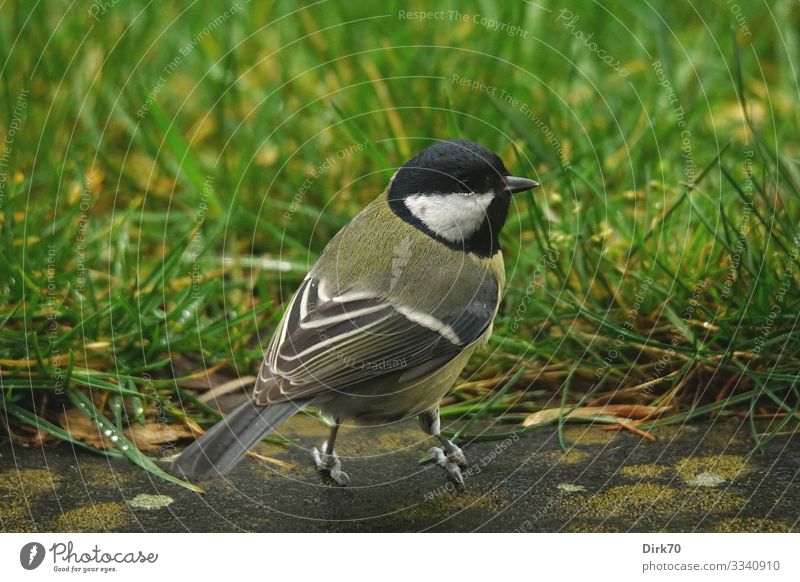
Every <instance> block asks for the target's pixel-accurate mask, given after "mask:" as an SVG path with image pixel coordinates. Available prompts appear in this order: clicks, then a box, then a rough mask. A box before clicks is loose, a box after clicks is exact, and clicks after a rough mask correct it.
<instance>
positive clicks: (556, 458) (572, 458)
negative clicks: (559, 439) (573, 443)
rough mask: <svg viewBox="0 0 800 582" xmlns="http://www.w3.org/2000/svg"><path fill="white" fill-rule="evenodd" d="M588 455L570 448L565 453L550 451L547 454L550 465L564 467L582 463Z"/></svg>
mask: <svg viewBox="0 0 800 582" xmlns="http://www.w3.org/2000/svg"><path fill="white" fill-rule="evenodd" d="M588 456H589V455H588V453H585V452H584V451H579V450H577V449H575V448H571V449H570V450H568V451H567V452H566V453H562V452H561V451H550V452H548V453H547V458H548V461H550V462H552V463H562V464H564V465H575V464H576V463H580V462H581V461H584V460H585V459H586V458H587V457H588Z"/></svg>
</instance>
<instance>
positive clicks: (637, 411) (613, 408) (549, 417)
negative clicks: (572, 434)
mask: <svg viewBox="0 0 800 582" xmlns="http://www.w3.org/2000/svg"><path fill="white" fill-rule="evenodd" d="M669 409H670V407H669V406H662V407H656V406H646V405H643V404H609V405H607V406H582V407H580V408H576V409H575V410H573V411H571V412H570V411H569V409H561V408H546V409H544V410H539V411H538V412H534V413H533V414H529V415H528V416H527V417H526V418H525V420H523V421H522V426H524V427H526V428H527V427H529V426H535V425H537V424H544V423H545V422H550V421H553V420H555V419H557V418H558V417H559V416H560V415H561V414H563V415H564V418H566V419H570V420H575V419H578V418H586V419H587V420H595V419H598V418H599V417H605V418H609V417H610V418H622V419H626V418H627V419H634V420H642V419H645V418H652V417H654V416H658V415H659V414H661V413H662V412H666V411H667V410H669Z"/></svg>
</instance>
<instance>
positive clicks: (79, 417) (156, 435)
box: [59, 408, 193, 451]
mask: <svg viewBox="0 0 800 582" xmlns="http://www.w3.org/2000/svg"><path fill="white" fill-rule="evenodd" d="M59 422H60V424H61V426H62V427H64V429H65V430H66V431H67V432H68V433H69V434H70V436H72V438H74V439H77V440H80V441H83V442H85V443H87V444H90V445H92V446H93V447H97V448H99V449H111V448H114V444H113V443H112V442H111V439H109V438H108V437H106V436H104V435H103V434H101V432H100V429H99V428H98V427H97V426H96V425H95V424H94V422H92V421H91V420H90V419H89V417H87V416H86V415H85V414H83V413H81V412H80V411H79V410H77V409H74V408H73V409H70V410H68V411H66V412H64V413H62V414H61V416H60V418H59ZM123 434H124V435H125V437H126V438H127V439H128V440H130V441H131V442H132V443H133V444H134V445H136V448H138V449H139V450H140V451H157V450H159V449H160V448H161V445H163V444H165V443H173V442H175V441H177V440H179V439H182V438H186V437H191V436H193V433H192V431H191V429H189V427H188V426H185V425H182V424H165V423H159V422H148V423H147V424H145V425H144V426H141V425H140V424H134V425H132V426H131V427H130V428H126V429H125V430H123Z"/></svg>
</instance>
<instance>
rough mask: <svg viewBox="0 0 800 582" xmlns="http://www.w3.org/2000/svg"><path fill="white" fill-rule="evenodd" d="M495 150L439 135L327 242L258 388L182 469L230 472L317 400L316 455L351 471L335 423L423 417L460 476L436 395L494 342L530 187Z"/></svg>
mask: <svg viewBox="0 0 800 582" xmlns="http://www.w3.org/2000/svg"><path fill="white" fill-rule="evenodd" d="M538 185H539V184H538V183H537V182H535V181H533V180H529V179H527V178H518V177H515V176H512V175H511V174H510V172H509V171H508V170H507V169H506V167H505V165H504V164H503V162H502V160H501V159H500V158H499V157H498V156H497V155H496V154H495V153H493V152H492V151H490V150H488V149H487V148H485V147H483V146H481V145H478V144H476V143H473V142H470V141H467V140H461V139H456V140H449V141H442V142H438V143H436V144H435V145H432V146H430V147H428V148H427V149H425V150H423V151H421V152H420V153H418V154H417V155H416V156H414V157H413V158H412V159H411V160H409V161H408V162H406V163H405V164H404V165H403V166H402V167H401V168H400V169H399V170H398V171H397V172H396V173H395V175H394V176H393V177H392V179H391V181H390V183H389V186H388V188H387V189H386V190H385V191H384V192H383V194H381V195H380V196H379V197H378V198H377V199H376V200H374V201H373V202H372V203H370V204H369V205H368V206H366V207H365V208H364V209H363V210H362V211H361V212H360V213H359V214H358V215H357V216H356V217H355V218H354V219H353V220H352V221H351V222H350V223H349V224H348V225H347V226H345V227H344V228H343V229H342V230H341V231H339V232H338V233H337V234H336V235H335V236H334V237H333V239H331V241H330V242H329V243H328V245H327V246H326V247H325V249H324V251H323V253H322V255H321V257H320V258H319V260H318V261H317V263H316V264H315V265H314V267H313V268H312V269H311V272H309V274H308V275H307V276H306V278H305V279H303V282H302V283H301V284H300V287H299V289H298V290H297V291H296V293H295V294H294V296H293V298H292V300H291V302H290V303H289V304H288V306H287V308H286V311H285V314H284V316H283V319H282V320H281V322H280V324H279V325H278V327H277V328H276V330H275V332H274V335H273V336H272V339H271V341H270V343H269V345H268V347H267V350H266V353H265V356H264V361H263V363H262V364H261V369H260V372H259V375H258V380H257V381H256V384H255V389H254V390H253V395H252V398H251V399H249V400H248V401H247V402H245V403H244V404H242V405H240V406H239V407H238V408H236V409H235V410H234V411H233V412H232V413H230V414H229V415H228V416H226V417H225V418H224V419H223V420H222V421H220V422H219V423H217V424H216V425H215V426H213V427H212V428H211V429H210V430H208V431H207V432H206V433H205V434H204V435H203V436H202V437H200V438H199V439H198V440H197V441H195V442H194V443H192V444H191V445H190V446H189V447H188V448H187V449H186V450H185V451H184V452H183V453H182V454H181V456H180V457H179V458H178V459H177V460H176V461H175V464H174V470H175V471H176V472H177V473H179V474H181V473H182V474H183V475H184V476H186V477H187V478H192V479H204V478H209V477H212V476H216V475H221V474H224V473H226V472H227V471H229V470H230V469H231V468H232V467H233V466H234V465H235V464H236V463H237V462H238V461H240V460H241V458H242V457H243V456H244V455H245V453H246V452H247V451H249V450H250V449H251V448H253V447H254V446H255V445H256V444H257V443H258V442H259V441H261V439H263V438H264V437H265V436H266V435H267V434H269V433H270V432H271V431H273V430H274V429H275V428H276V427H277V426H278V425H279V424H280V423H281V422H283V421H284V420H286V419H287V418H289V417H290V416H292V415H293V414H295V413H297V412H298V411H299V410H300V409H301V408H302V407H303V406H306V405H310V406H313V407H315V408H317V409H318V410H320V411H321V412H323V413H324V414H326V415H327V416H329V417H330V418H331V419H332V420H333V425H332V429H331V432H330V437H329V438H328V440H327V441H326V442H325V443H323V444H322V446H321V448H320V449H316V448H315V449H314V451H313V454H314V460H315V462H316V465H317V468H318V469H319V470H320V471H323V472H326V473H327V474H329V475H330V477H332V478H333V479H334V480H335V481H336V482H338V483H340V484H345V483H347V482H348V481H349V478H348V476H347V474H346V473H345V472H344V471H342V467H341V462H340V460H339V458H338V456H337V455H336V453H335V452H334V442H335V440H336V433H337V431H338V429H339V426H340V424H341V423H342V422H343V421H345V420H348V421H353V422H356V423H366V424H374V423H384V422H391V421H396V420H400V419H404V418H408V417H413V416H417V417H419V421H420V425H421V427H422V429H423V430H424V431H425V432H426V433H427V434H429V435H431V436H433V437H435V438H436V439H437V440H438V441H439V443H441V448H433V449H432V452H433V453H434V455H435V458H436V460H437V462H438V464H440V465H441V466H442V467H444V468H445V469H447V471H448V473H449V474H450V476H451V478H452V479H453V480H454V481H456V482H457V483H458V484H460V485H463V476H462V474H461V471H460V468H459V467H463V466H464V465H465V463H466V459H465V457H464V454H463V452H462V451H461V449H460V448H459V447H457V446H456V445H455V444H454V443H453V442H451V441H450V440H448V439H447V438H445V437H444V436H443V435H442V434H441V433H440V421H439V403H440V401H441V400H442V398H443V397H444V396H445V395H446V394H447V392H448V390H450V388H451V387H452V386H453V383H454V382H455V381H456V379H457V378H458V376H459V374H460V373H461V371H462V369H463V368H464V366H465V365H466V363H467V360H468V359H469V357H470V355H471V354H472V353H473V351H474V350H475V348H476V347H478V346H479V345H482V344H485V343H486V342H487V341H488V338H489V336H490V335H491V331H492V320H493V319H494V317H495V314H496V313H497V309H498V306H499V303H500V295H501V292H502V289H503V284H504V279H505V276H504V270H503V255H502V252H501V250H500V244H499V240H498V237H499V235H500V230H501V229H502V227H503V224H504V223H505V221H506V216H507V214H508V209H509V204H510V201H511V195H512V194H514V193H516V192H524V191H526V190H530V189H532V188H536V187H537V186H538Z"/></svg>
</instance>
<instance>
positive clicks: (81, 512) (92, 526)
mask: <svg viewBox="0 0 800 582" xmlns="http://www.w3.org/2000/svg"><path fill="white" fill-rule="evenodd" d="M127 521H128V510H127V506H126V505H125V504H124V503H118V502H107V503H93V504H90V505H85V506H83V507H76V508H75V509H70V510H69V511H65V512H64V513H62V514H61V515H60V516H59V517H58V518H57V519H56V521H55V523H54V524H53V530H54V531H60V532H103V531H113V530H115V529H118V528H120V527H122V526H123V525H125V524H126V523H127Z"/></svg>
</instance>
